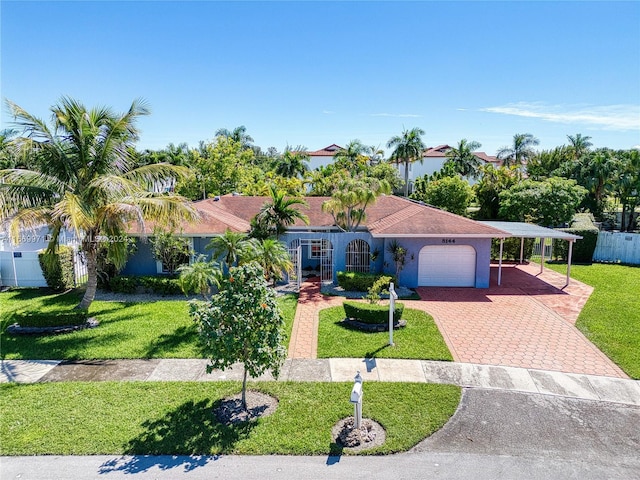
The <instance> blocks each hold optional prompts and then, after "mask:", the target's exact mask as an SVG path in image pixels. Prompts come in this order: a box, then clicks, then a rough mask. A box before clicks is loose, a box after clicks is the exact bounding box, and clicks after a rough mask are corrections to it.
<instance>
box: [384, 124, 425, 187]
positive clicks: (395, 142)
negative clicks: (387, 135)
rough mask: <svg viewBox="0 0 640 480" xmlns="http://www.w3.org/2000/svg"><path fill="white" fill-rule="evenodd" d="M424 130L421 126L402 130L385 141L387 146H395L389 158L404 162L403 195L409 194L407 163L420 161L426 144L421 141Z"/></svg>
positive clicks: (397, 162)
mask: <svg viewBox="0 0 640 480" xmlns="http://www.w3.org/2000/svg"><path fill="white" fill-rule="evenodd" d="M422 135H424V130H422V129H421V128H417V127H416V128H412V129H411V130H404V131H403V132H402V135H400V136H395V137H392V138H391V139H390V140H389V141H388V142H387V148H395V150H394V151H393V153H392V154H391V160H393V161H395V162H396V164H399V163H403V164H404V196H405V197H408V196H409V164H410V163H412V162H415V161H420V163H422V161H423V157H422V154H423V152H424V151H425V149H426V146H425V145H424V143H423V142H422Z"/></svg>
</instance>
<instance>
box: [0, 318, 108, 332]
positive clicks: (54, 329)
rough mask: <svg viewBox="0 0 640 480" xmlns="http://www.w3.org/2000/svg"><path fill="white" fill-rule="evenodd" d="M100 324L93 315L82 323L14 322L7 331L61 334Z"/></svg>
mask: <svg viewBox="0 0 640 480" xmlns="http://www.w3.org/2000/svg"><path fill="white" fill-rule="evenodd" d="M98 325H99V322H98V320H96V319H95V318H94V317H91V318H89V319H87V321H86V322H84V323H82V324H80V325H60V326H56V327H21V326H20V324H18V323H14V324H12V325H9V326H8V327H7V330H6V331H7V333H8V334H10V335H59V334H61V333H71V332H75V331H77V330H84V329H85V328H96V327H97V326H98Z"/></svg>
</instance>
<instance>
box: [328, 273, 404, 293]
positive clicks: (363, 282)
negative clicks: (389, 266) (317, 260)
mask: <svg viewBox="0 0 640 480" xmlns="http://www.w3.org/2000/svg"><path fill="white" fill-rule="evenodd" d="M384 276H385V274H384V273H361V272H338V273H337V277H338V285H339V286H341V287H342V288H344V289H345V290H346V291H347V292H368V291H369V289H370V288H371V287H372V286H373V284H374V283H376V281H377V280H378V279H379V278H380V277H384ZM391 281H392V282H395V278H392V280H391Z"/></svg>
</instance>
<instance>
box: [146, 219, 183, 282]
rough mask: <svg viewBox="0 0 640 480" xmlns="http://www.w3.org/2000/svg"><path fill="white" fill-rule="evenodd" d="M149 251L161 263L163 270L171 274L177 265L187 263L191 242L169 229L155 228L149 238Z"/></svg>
mask: <svg viewBox="0 0 640 480" xmlns="http://www.w3.org/2000/svg"><path fill="white" fill-rule="evenodd" d="M150 241H151V252H152V253H153V256H154V258H155V259H156V260H158V261H159V262H161V263H162V268H163V270H165V269H166V271H167V274H169V275H173V274H174V273H175V272H176V270H178V267H180V266H181V265H184V264H188V263H189V258H190V257H191V254H192V252H191V242H189V239H188V238H185V237H180V236H178V235H176V234H175V233H173V232H171V231H162V230H156V231H155V232H154V233H153V237H152V238H151V240H150Z"/></svg>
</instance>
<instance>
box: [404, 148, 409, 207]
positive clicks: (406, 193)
mask: <svg viewBox="0 0 640 480" xmlns="http://www.w3.org/2000/svg"><path fill="white" fill-rule="evenodd" d="M404 196H405V198H407V197H408V196H409V159H408V158H407V159H405V161H404Z"/></svg>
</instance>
